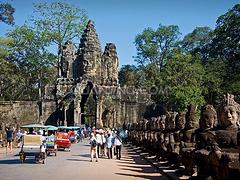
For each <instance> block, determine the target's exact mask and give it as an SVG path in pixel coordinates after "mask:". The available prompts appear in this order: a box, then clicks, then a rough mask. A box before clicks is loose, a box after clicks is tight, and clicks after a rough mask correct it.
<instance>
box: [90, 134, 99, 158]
mask: <svg viewBox="0 0 240 180" xmlns="http://www.w3.org/2000/svg"><path fill="white" fill-rule="evenodd" d="M90 155H91V160H90V161H91V162H92V161H93V157H94V155H95V157H96V162H98V154H97V140H96V136H95V135H94V133H91V135H90Z"/></svg>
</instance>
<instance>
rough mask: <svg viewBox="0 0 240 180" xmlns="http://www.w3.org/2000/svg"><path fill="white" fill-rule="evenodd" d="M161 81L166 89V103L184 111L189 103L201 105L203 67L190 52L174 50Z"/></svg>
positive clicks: (202, 99)
mask: <svg viewBox="0 0 240 180" xmlns="http://www.w3.org/2000/svg"><path fill="white" fill-rule="evenodd" d="M163 76H164V80H163V83H164V85H165V86H166V87H167V89H168V96H167V97H165V98H166V99H167V104H168V105H169V106H170V107H174V108H175V110H178V111H185V110H186V109H187V107H188V106H189V105H190V104H194V105H202V104H203V102H204V98H203V96H202V88H201V85H202V82H203V76H204V68H203V66H202V65H201V63H200V60H198V59H194V57H193V56H192V55H190V54H187V55H185V54H183V53H181V52H179V51H176V52H174V55H173V56H172V58H171V59H170V60H169V61H168V63H167V65H166V68H165V69H164V72H163Z"/></svg>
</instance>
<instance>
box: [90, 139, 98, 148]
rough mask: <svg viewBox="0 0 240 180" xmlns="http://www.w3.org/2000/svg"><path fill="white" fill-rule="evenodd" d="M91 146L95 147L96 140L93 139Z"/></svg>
mask: <svg viewBox="0 0 240 180" xmlns="http://www.w3.org/2000/svg"><path fill="white" fill-rule="evenodd" d="M91 145H92V147H96V146H97V141H96V139H93V140H92V143H91Z"/></svg>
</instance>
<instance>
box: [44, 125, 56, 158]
mask: <svg viewBox="0 0 240 180" xmlns="http://www.w3.org/2000/svg"><path fill="white" fill-rule="evenodd" d="M57 130H58V128H57V127H55V126H50V125H48V126H47V137H46V148H47V149H46V152H47V155H48V156H49V155H50V154H51V153H54V155H55V156H57V144H56V132H57Z"/></svg>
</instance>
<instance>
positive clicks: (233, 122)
mask: <svg viewBox="0 0 240 180" xmlns="http://www.w3.org/2000/svg"><path fill="white" fill-rule="evenodd" d="M239 111H240V105H239V104H238V103H237V102H235V101H234V96H233V95H230V94H228V95H227V96H225V104H224V105H223V106H221V108H220V109H219V116H220V117H219V126H221V127H222V128H229V127H233V128H237V127H238V124H239V122H238V121H239Z"/></svg>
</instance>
